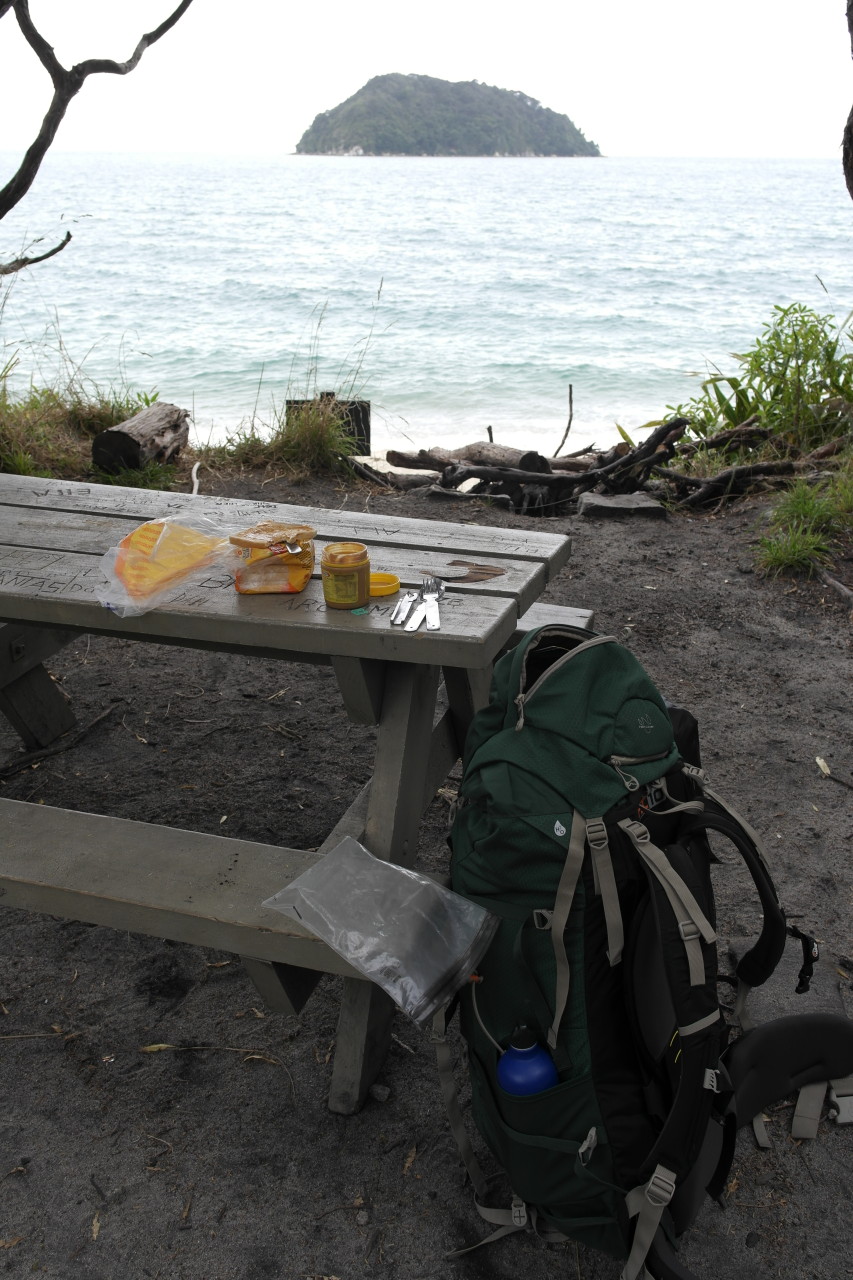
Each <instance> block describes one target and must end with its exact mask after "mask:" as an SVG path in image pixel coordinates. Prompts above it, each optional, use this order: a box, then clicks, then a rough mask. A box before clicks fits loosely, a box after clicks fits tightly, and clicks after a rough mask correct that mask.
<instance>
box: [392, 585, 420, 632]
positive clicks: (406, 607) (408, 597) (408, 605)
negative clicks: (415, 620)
mask: <svg viewBox="0 0 853 1280" xmlns="http://www.w3.org/2000/svg"><path fill="white" fill-rule="evenodd" d="M420 595H421V593H420V592H419V591H407V592H406V594H405V595H404V596H403V597H402V599H401V600H398V601H397V603H396V605H395V606H394V611H393V613H392V614H391V625H392V626H402V624H403V623H404V622H405V621H406V619H407V618H408V616H409V613H410V612H411V609H412V606H413V605H414V603H415V601H416V600H419V599H420Z"/></svg>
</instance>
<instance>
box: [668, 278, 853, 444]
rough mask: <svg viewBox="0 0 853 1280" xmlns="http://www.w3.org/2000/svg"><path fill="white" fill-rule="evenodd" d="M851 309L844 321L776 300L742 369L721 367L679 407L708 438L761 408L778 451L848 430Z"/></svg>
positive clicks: (741, 358) (852, 392)
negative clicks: (722, 370) (698, 392)
mask: <svg viewBox="0 0 853 1280" xmlns="http://www.w3.org/2000/svg"><path fill="white" fill-rule="evenodd" d="M851 316H853V313H851V314H850V315H848V316H847V317H846V318H845V319H844V320H843V321H842V323H841V324H837V323H836V321H835V319H834V318H833V317H832V316H830V315H819V314H818V313H817V312H816V311H813V310H812V309H811V308H809V307H806V306H804V305H803V304H802V303H798V302H795V303H792V304H791V305H790V306H787V307H781V306H777V307H774V315H773V319H772V320H771V321H770V322H769V323H767V324H765V326H764V328H763V331H762V335H761V337H760V338H758V339H757V340H756V342H755V344H754V345H753V346H752V347H751V348H750V350H749V351H747V352H745V353H744V354H743V355H735V357H734V358H735V359H736V360H737V362H738V364H739V366H740V370H739V372H738V373H731V374H724V373H720V372H715V373H714V374H712V375H711V377H709V378H706V379H705V381H704V382H703V383H702V393H701V395H699V396H696V397H695V398H694V399H692V400H690V401H688V402H687V403H686V404H684V405H679V406H678V407H677V409H676V412H677V413H679V414H682V415H683V416H684V417H686V418H688V419H689V420H690V423H691V430H692V432H693V434H694V435H696V436H698V437H700V438H702V437H705V436H709V435H714V434H716V433H717V432H718V431H721V430H725V429H726V428H728V427H734V426H739V425H740V424H741V423H742V422H745V421H746V420H747V419H748V418H752V417H753V416H755V417H756V418H757V421H758V425H760V426H762V427H766V428H769V430H770V431H771V432H772V445H773V448H774V451H775V452H776V453H783V454H792V453H794V454H796V453H800V452H808V451H809V450H810V449H814V448H816V447H817V446H818V445H820V444H822V443H824V442H825V441H828V440H830V439H833V438H834V437H835V436H837V435H839V434H841V433H842V431H843V429H844V425H845V423H847V422H849V417H848V416H847V415H848V414H849V412H850V407H851V405H853V355H851V352H850V351H849V350H848V349H847V344H848V343H849V342H850V340H851V339H853V329H851V327H850V320H851Z"/></svg>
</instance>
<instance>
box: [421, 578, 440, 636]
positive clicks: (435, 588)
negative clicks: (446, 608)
mask: <svg viewBox="0 0 853 1280" xmlns="http://www.w3.org/2000/svg"><path fill="white" fill-rule="evenodd" d="M443 595H444V583H443V582H442V581H441V580H440V579H439V578H424V604H425V605H426V625H427V631H438V630H440V628H441V615H440V614H439V611H438V602H439V600H440V599H441V597H442V596H443Z"/></svg>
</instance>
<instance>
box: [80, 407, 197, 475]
mask: <svg viewBox="0 0 853 1280" xmlns="http://www.w3.org/2000/svg"><path fill="white" fill-rule="evenodd" d="M189 417H190V412H189V409H179V408H178V406H177V405H176V404H164V403H162V402H161V401H159V400H157V401H155V402H154V404H152V405H149V406H148V407H147V408H146V409H142V410H140V412H139V413H137V414H134V416H133V417H132V418H128V419H127V421H126V422H121V423H119V425H118V426H116V427H108V428H107V430H106V431H101V432H99V434H98V435H96V436H95V438H94V440H93V441H92V461H93V462H94V464H95V466H96V467H100V468H101V470H102V471H107V472H109V473H110V474H115V472H117V471H123V470H125V469H127V470H129V471H138V470H139V469H140V468H142V467H144V466H145V464H146V463H148V462H174V461H175V459H176V458H177V456H178V454H179V453H180V451H181V449H183V448H184V446H185V445H186V443H187V440H188V439H189V434H190V426H189Z"/></svg>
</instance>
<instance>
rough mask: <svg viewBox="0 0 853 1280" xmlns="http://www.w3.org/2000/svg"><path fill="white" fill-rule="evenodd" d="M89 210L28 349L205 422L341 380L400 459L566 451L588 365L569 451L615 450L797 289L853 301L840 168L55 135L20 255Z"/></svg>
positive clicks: (29, 296) (839, 310) (31, 357)
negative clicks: (286, 148)
mask: <svg viewBox="0 0 853 1280" xmlns="http://www.w3.org/2000/svg"><path fill="white" fill-rule="evenodd" d="M14 159H15V158H13V157H11V156H8V155H0V180H2V181H5V177H6V176H7V175H8V173H10V172H11V170H12V167H13V161H14ZM66 227H67V228H70V230H71V231H72V234H73V237H74V238H73V240H72V243H71V244H70V245H69V247H68V248H67V249H65V250H64V251H63V252H62V253H61V254H59V255H58V256H57V257H55V258H53V259H51V260H50V261H48V262H45V263H43V264H41V265H39V266H37V267H34V268H32V269H31V270H29V271H27V272H24V273H22V274H20V275H19V276H17V277H12V278H9V279H8V280H7V281H5V282H3V281H0V284H3V285H4V288H5V287H6V286H9V287H8V292H7V294H6V297H5V304H4V306H3V309H2V313H0V367H2V365H3V364H4V363H5V362H6V361H8V360H9V359H10V358H12V357H16V358H17V361H18V363H17V366H16V369H15V372H14V374H13V379H14V380H15V381H14V384H13V385H15V386H16V387H18V388H23V387H25V386H26V385H27V383H28V382H29V380H30V379H35V380H36V381H38V382H45V381H50V380H52V379H55V378H59V379H60V380H61V379H62V378H65V377H67V376H68V374H69V372H74V374H75V376H76V377H77V378H78V380H82V381H85V380H86V379H89V380H91V381H92V382H95V383H98V384H100V385H106V384H110V383H112V384H120V383H128V384H130V385H131V386H133V387H135V388H138V389H141V390H144V391H151V390H153V389H155V388H156V390H157V391H158V392H159V394H160V397H161V398H162V399H165V400H169V401H173V402H175V403H177V404H179V405H181V406H182V407H186V408H189V409H190V410H191V411H192V413H193V416H194V423H195V435H196V436H197V438H198V439H200V440H210V439H212V440H218V439H222V438H224V437H225V436H226V435H227V434H228V433H229V432H230V431H233V430H234V429H235V428H236V427H237V426H238V425H239V424H240V423H245V422H248V421H251V420H254V421H255V422H256V424H257V425H258V426H259V427H260V428H261V429H263V426H264V424H268V423H270V422H271V421H273V420H274V416H275V413H276V412H277V411H279V412H280V411H281V409H282V407H283V404H284V401H285V399H286V398H288V397H290V396H295V397H301V396H305V395H311V394H313V393H314V392H315V391H318V390H327V389H329V390H331V389H336V390H339V391H344V392H347V393H348V394H351V395H353V396H358V397H361V398H365V399H369V400H370V401H371V404H372V435H373V451H374V452H375V453H378V452H382V451H383V450H384V449H387V448H389V447H392V446H394V447H407V446H408V445H414V446H417V447H428V446H430V445H434V444H440V445H446V446H452V445H456V444H462V443H465V442H466V441H470V440H474V439H483V438H485V436H486V431H487V428H488V427H491V428H492V431H493V435H494V438H495V439H496V440H498V441H500V442H502V443H507V444H515V445H519V446H523V447H525V448H528V447H535V448H538V449H540V450H541V451H543V452H545V453H550V452H553V451H554V450H555V449H556V447H557V445H558V444H559V442H560V439H561V437H562V435H563V431H564V429H565V425H566V421H567V411H568V392H569V387H570V386H571V387H572V389H573V401H574V421H573V426H572V432H571V436H570V443H569V444H568V445H567V446H566V447H567V448H572V447H574V448H581V447H583V446H585V445H588V444H590V443H593V442H595V443H597V444H599V445H606V444H608V443H611V442H612V441H613V440H614V439H615V438H616V433H617V427H616V424H617V423H618V424H619V425H621V426H622V427H623V428H624V429H625V430H627V431H628V432H629V433H634V432H636V431H637V429H638V428H641V427H642V425H643V424H644V423H647V422H649V421H650V420H653V419H656V418H659V417H660V416H661V415H662V414H664V413H665V412H666V407H667V406H669V405H675V404H678V403H681V402H683V401H684V400H686V399H688V398H689V397H690V396H691V395H692V394H694V392H695V391H696V390H697V389H698V385H699V381H700V379H701V376H703V375H705V374H707V372H708V370H709V369H710V368H712V367H717V368H720V369H722V370H723V371H728V370H733V369H734V367H735V362H734V360H733V358H732V354H731V353H733V352H737V351H739V350H743V349H744V348H745V347H746V346H748V345H749V344H750V343H751V342H752V340H753V339H754V337H755V336H756V335H757V334H758V333H759V332H760V330H761V327H762V325H763V324H765V323H766V322H767V321H768V320H769V319H770V318H771V315H772V312H773V308H774V306H784V305H787V304H788V303H790V302H793V301H802V302H805V303H807V304H809V305H811V306H814V307H815V308H816V309H818V310H820V311H831V312H833V313H834V314H835V315H836V316H837V317H838V318H839V319H843V318H844V317H845V316H846V315H847V313H848V311H849V310H850V309H851V308H853V202H851V201H850V199H849V197H848V195H847V193H846V190H845V187H844V183H843V179H842V174H841V167H840V161H839V163H837V164H836V163H833V162H830V161H825V160H807V161H795V160H673V159H666V160H654V159H630V160H628V159H606V158H605V159H577V160H556V159H555V160H551V159H491V158H490V159H449V158H448V159H444V158H438V159H435V158H403V157H400V158H358V159H356V158H338V157H312V156H304V157H303V156H299V157H297V156H276V157H270V158H269V159H268V160H267V161H261V160H259V159H258V158H257V157H235V156H222V157H216V156H198V157H192V156H149V155H105V154H92V155H82V154H63V153H55V154H51V155H49V157H48V159H47V161H46V163H45V165H44V167H43V170H42V173H41V174H40V175H39V178H38V180H37V182H36V185H35V186H34V188H33V189H32V191H31V192H30V194H29V195H28V196H27V197H26V199H25V200H24V201H23V203H22V204H21V205H20V206H19V207H18V208H17V209H16V210H15V211H14V212H13V213H12V214H11V215H10V216H9V217H8V218H7V219H6V220H4V222H3V223H2V224H0V260H5V259H7V258H9V257H12V256H15V255H16V254H18V253H19V252H20V251H21V250H22V248H23V247H24V246H25V245H26V244H27V243H29V241H30V240H32V239H33V238H34V237H36V236H43V237H44V240H43V242H42V245H41V246H40V247H41V248H45V247H47V246H49V245H50V244H52V243H54V242H55V241H56V240H58V239H60V238H61V236H62V234H63V233H64V230H65V229H66ZM33 251H34V252H35V251H37V250H33ZM0 297H2V294H0Z"/></svg>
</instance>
